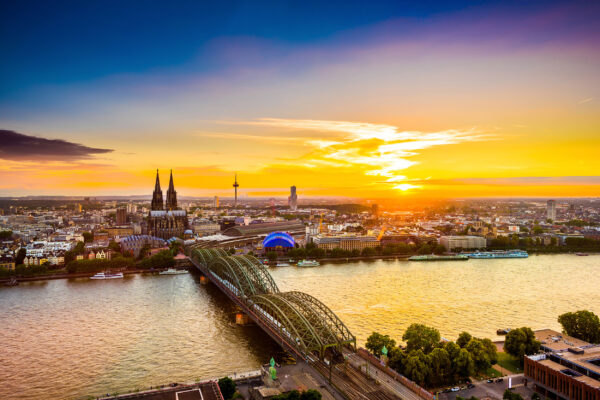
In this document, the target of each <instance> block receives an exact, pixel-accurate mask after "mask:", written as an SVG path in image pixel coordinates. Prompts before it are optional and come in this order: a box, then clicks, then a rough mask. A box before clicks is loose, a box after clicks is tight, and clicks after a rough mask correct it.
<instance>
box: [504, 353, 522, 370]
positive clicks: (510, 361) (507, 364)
mask: <svg viewBox="0 0 600 400" xmlns="http://www.w3.org/2000/svg"><path fill="white" fill-rule="evenodd" d="M498 365H499V366H501V367H502V368H505V369H507V370H509V371H510V372H513V373H515V374H520V373H521V372H523V368H521V365H520V363H519V359H518V358H517V357H515V356H511V355H510V354H508V353H505V352H499V353H498Z"/></svg>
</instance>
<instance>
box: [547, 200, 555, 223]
mask: <svg viewBox="0 0 600 400" xmlns="http://www.w3.org/2000/svg"><path fill="white" fill-rule="evenodd" d="M546 218H547V219H551V220H552V221H555V220H556V201H554V200H548V203H546Z"/></svg>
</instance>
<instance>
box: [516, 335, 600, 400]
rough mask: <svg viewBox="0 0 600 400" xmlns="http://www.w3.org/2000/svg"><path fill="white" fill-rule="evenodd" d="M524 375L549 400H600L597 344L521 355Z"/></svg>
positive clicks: (599, 357) (599, 349)
mask: <svg viewBox="0 0 600 400" xmlns="http://www.w3.org/2000/svg"><path fill="white" fill-rule="evenodd" d="M524 375H525V378H527V379H531V380H532V381H533V388H534V390H535V391H536V392H538V393H540V394H542V395H543V396H545V397H546V398H549V399H553V400H561V399H564V400H600V347H598V346H596V347H592V348H587V349H581V348H577V349H570V350H568V351H566V352H560V353H546V354H536V355H532V356H526V357H525V366H524Z"/></svg>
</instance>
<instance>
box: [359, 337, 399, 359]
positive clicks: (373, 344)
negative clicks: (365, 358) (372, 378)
mask: <svg viewBox="0 0 600 400" xmlns="http://www.w3.org/2000/svg"><path fill="white" fill-rule="evenodd" d="M383 346H385V347H386V348H387V349H388V352H389V351H391V350H392V349H393V348H394V347H396V341H395V340H394V339H392V338H390V337H389V336H388V335H382V334H381V333H377V332H373V333H372V334H371V336H369V337H368V338H367V343H366V344H365V347H366V348H367V350H369V351H370V352H371V353H373V354H374V355H376V356H377V357H379V356H380V355H381V349H382V348H383Z"/></svg>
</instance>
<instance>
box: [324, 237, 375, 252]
mask: <svg viewBox="0 0 600 400" xmlns="http://www.w3.org/2000/svg"><path fill="white" fill-rule="evenodd" d="M312 241H313V243H314V244H315V245H316V246H317V247H318V248H320V249H325V250H333V249H336V248H340V249H342V250H350V251H352V250H361V251H362V250H363V249H364V248H367V247H377V246H379V240H377V238H376V237H375V236H353V235H344V236H322V235H318V236H315V237H313V238H312Z"/></svg>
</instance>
